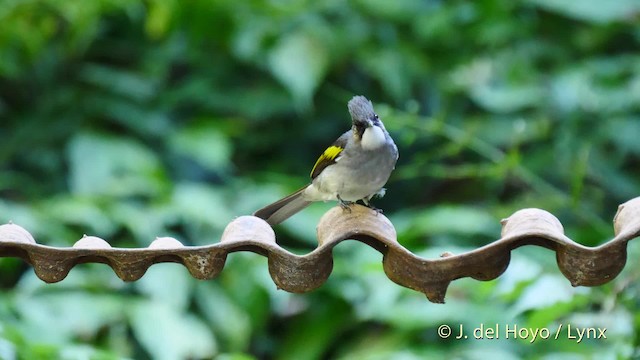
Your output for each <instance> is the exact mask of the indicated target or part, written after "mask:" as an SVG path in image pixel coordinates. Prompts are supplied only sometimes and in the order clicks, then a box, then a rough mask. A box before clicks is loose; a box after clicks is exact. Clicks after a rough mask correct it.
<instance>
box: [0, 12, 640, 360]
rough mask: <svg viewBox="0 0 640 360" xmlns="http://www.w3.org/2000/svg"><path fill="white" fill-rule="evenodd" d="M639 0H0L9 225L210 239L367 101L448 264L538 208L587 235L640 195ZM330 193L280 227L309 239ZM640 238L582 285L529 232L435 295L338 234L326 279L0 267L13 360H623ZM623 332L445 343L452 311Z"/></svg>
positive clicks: (404, 217)
mask: <svg viewBox="0 0 640 360" xmlns="http://www.w3.org/2000/svg"><path fill="white" fill-rule="evenodd" d="M639 18H640V3H639V2H637V1H636V0H617V1H597V0H582V1H579V2H578V1H574V2H570V1H565V0H529V1H522V2H518V1H511V0H490V1H446V2H445V1H418V0H399V1H387V0H374V1H364V0H362V1H351V2H343V1H337V0H326V1H305V0H288V1H285V0H283V1H276V0H273V1H215V0H210V1H201V0H194V1H175V0H174V1H168V0H155V1H143V2H139V1H130V0H92V1H53V0H50V1H37V0H33V1H16V0H5V1H2V2H0V174H1V176H0V223H5V222H7V221H9V220H12V221H13V222H15V223H17V224H19V225H21V226H23V227H25V228H26V229H28V230H29V231H31V232H32V233H33V235H34V236H35V238H36V239H37V241H38V242H39V243H42V244H47V245H55V246H70V245H72V244H73V243H74V242H75V241H76V240H78V239H79V238H80V237H81V236H82V235H83V234H89V235H95V236H99V237H102V238H104V239H106V240H107V241H109V243H111V244H112V245H113V246H121V247H145V246H147V245H148V244H149V243H150V242H151V241H152V240H153V239H154V238H155V237H156V236H174V237H176V238H177V239H179V240H180V241H182V242H183V243H185V244H189V245H200V244H210V243H215V242H217V241H218V240H219V237H220V234H221V232H222V230H223V229H224V227H225V226H226V224H227V223H228V222H229V221H230V220H232V219H233V218H234V217H235V216H238V215H243V214H250V213H251V212H253V211H254V210H255V209H257V208H259V207H261V206H263V205H265V204H267V203H269V202H270V201H273V200H275V199H277V198H279V197H281V196H283V195H286V194H287V193H289V192H291V191H293V190H295V189H297V188H299V187H300V186H302V185H303V184H305V183H306V182H307V181H308V173H309V171H310V169H311V167H312V165H313V163H314V162H315V160H316V157H317V156H318V155H319V154H320V153H321V152H322V150H324V147H325V146H326V145H328V144H329V143H330V142H331V141H333V140H334V139H335V138H336V137H337V136H339V135H340V134H341V133H342V132H343V131H345V130H346V129H347V128H348V126H349V116H348V112H347V109H346V103H347V101H348V100H349V99H350V98H351V97H352V96H353V95H357V94H361V95H365V96H367V97H368V98H370V99H371V100H372V101H373V102H374V104H375V107H376V111H377V112H378V113H379V115H380V117H381V118H382V119H383V121H384V122H385V125H386V127H387V129H388V130H389V131H390V132H391V134H392V136H393V137H394V139H396V143H397V144H398V147H399V149H400V160H399V163H398V166H397V169H396V171H395V172H394V173H393V175H392V177H391V179H390V181H389V183H388V184H387V189H388V191H387V196H386V197H385V198H383V199H381V200H378V201H377V202H376V205H377V206H378V207H381V208H383V209H384V210H385V214H386V215H387V216H388V217H389V218H390V219H391V220H392V221H393V223H394V225H395V226H396V228H397V231H398V236H399V241H400V242H401V243H402V244H403V245H404V246H406V247H407V248H409V249H410V250H411V251H413V252H415V253H417V254H419V255H421V256H424V257H428V258H434V257H437V256H439V254H440V253H442V252H444V251H452V252H454V253H460V252H464V251H468V250H471V249H474V248H477V247H479V246H482V245H484V244H487V243H489V242H491V241H493V240H495V239H497V238H498V237H499V236H500V224H499V220H500V219H501V218H504V217H507V216H509V215H510V214H512V213H513V212H515V211H516V210H518V209H521V208H526V207H539V208H543V209H545V210H548V211H550V212H552V213H553V214H555V215H556V216H558V218H559V219H560V220H561V221H562V223H563V225H564V226H565V230H566V233H567V235H568V236H570V237H572V238H573V239H575V240H576V241H578V242H580V243H582V244H584V245H589V246H594V245H598V244H601V243H603V242H605V241H607V240H608V239H610V238H611V237H612V234H613V228H612V223H611V220H612V218H613V216H614V214H615V211H616V208H617V206H618V204H620V203H622V202H624V201H626V200H628V199H631V198H633V197H635V196H637V195H638V189H639V188H640V174H639V173H638V167H639V166H640V140H639V139H640V112H639V110H640V105H639V104H640V55H639V50H640V46H639V45H640V26H638V19H639ZM333 205H334V204H331V203H327V204H315V205H313V206H311V207H310V208H308V209H307V210H305V211H304V212H302V213H300V214H298V215H296V216H295V217H293V218H292V219H290V220H289V221H287V222H286V223H285V224H284V225H282V226H281V227H279V228H277V235H278V239H279V241H280V243H281V244H282V245H283V246H285V247H286V248H287V249H289V250H290V251H292V252H295V253H299V254H303V253H307V252H309V251H311V250H312V249H313V248H314V247H315V241H316V240H315V224H316V223H317V221H318V219H319V218H320V216H321V215H322V214H323V212H324V211H326V210H327V209H328V208H329V207H331V206H333ZM638 255H640V251H639V248H638V246H637V245H636V244H635V243H633V242H632V243H631V245H630V255H629V261H628V264H627V267H626V268H625V270H624V271H623V273H622V274H621V275H620V276H618V277H617V278H616V279H615V280H613V281H612V282H611V283H610V284H607V285H604V286H601V287H597V288H572V287H571V286H570V284H569V282H568V280H566V279H565V278H564V277H563V276H562V275H561V274H560V272H559V270H558V268H557V265H556V263H555V256H554V254H553V252H550V251H548V250H544V249H541V248H532V247H526V248H521V249H518V250H516V251H515V252H514V253H513V256H512V261H511V265H510V267H509V269H508V270H507V271H506V272H505V274H503V275H502V276H501V277H500V278H498V279H497V280H495V281H491V282H478V281H475V280H470V279H462V280H458V281H456V282H454V283H453V284H452V285H451V287H450V289H449V292H448V294H447V304H445V305H436V304H431V303H429V302H428V301H427V300H426V299H425V297H424V296H423V295H422V294H420V293H417V292H414V291H412V290H408V289H405V288H402V287H400V286H398V285H396V284H394V283H392V282H391V281H390V280H388V279H387V278H386V276H385V275H384V272H383V270H382V267H381V255H380V254H379V253H378V252H376V251H374V250H373V249H371V248H369V247H367V246H365V245H363V244H361V243H354V242H345V243H342V244H340V245H339V246H338V247H337V248H336V249H335V250H334V258H335V267H334V271H333V273H332V275H331V277H330V278H329V280H328V282H327V283H326V284H325V285H323V286H322V287H321V288H320V289H318V290H316V291H313V292H311V293H308V294H302V295H293V294H288V293H285V292H283V291H278V290H276V287H275V285H274V284H273V282H272V281H271V279H270V277H269V275H268V271H267V263H266V259H265V258H263V257H261V256H258V255H255V254H250V253H236V254H232V255H231V256H230V257H229V259H228V261H227V264H226V266H225V269H224V271H223V272H222V274H221V275H220V277H219V278H217V279H216V280H213V281H197V280H194V279H192V278H191V277H190V276H189V274H188V272H187V271H186V269H184V268H182V267H181V266H179V265H175V264H163V265H157V266H154V267H152V268H151V269H150V270H149V272H148V273H147V274H146V275H145V276H144V277H143V278H142V279H141V280H140V281H138V282H135V283H132V284H125V283H123V282H122V281H121V280H119V279H118V278H117V277H116V276H115V275H114V274H113V273H112V271H111V270H110V269H109V268H108V267H106V266H104V265H81V266H78V267H77V268H75V269H74V270H73V271H72V272H71V274H70V275H69V277H68V278H67V279H65V280H64V281H62V282H60V283H57V284H54V285H45V284H44V283H42V282H41V281H40V280H38V279H37V278H36V277H35V275H34V274H33V271H32V270H31V269H30V268H29V267H28V266H26V265H25V264H23V263H22V262H21V261H17V260H12V259H2V260H0V274H1V276H0V285H1V286H2V293H0V358H2V359H13V358H20V359H38V358H41V359H51V358H61V359H87V358H91V359H111V358H121V357H122V358H135V359H145V358H153V359H183V358H212V357H219V358H226V359H249V358H277V359H305V358H340V359H439V358H443V357H445V356H446V357H447V358H459V359H480V358H482V359H485V358H487V356H489V355H491V356H493V357H495V358H500V359H518V358H533V359H576V358H597V359H624V358H630V357H633V356H634V355H635V356H637V355H638V350H637V347H638V342H639V340H640V338H639V335H638V329H639V328H640V315H639V314H638V311H637V310H638V306H639V304H638V296H639V295H640V287H639V286H638V276H640V266H638V264H637V261H636V259H637V258H638ZM496 323H497V324H499V325H500V326H506V325H513V324H515V325H517V326H519V327H530V328H534V329H535V328H549V329H550V330H551V331H554V330H555V329H557V327H558V326H559V325H560V324H563V326H565V327H566V326H567V325H568V324H571V325H572V326H580V327H600V328H602V327H606V328H607V339H606V340H587V341H583V342H582V343H579V344H578V343H576V341H575V340H570V339H567V338H566V336H565V337H561V339H559V340H557V341H553V340H547V341H543V340H538V341H535V342H534V343H530V342H529V341H528V340H513V339H509V340H506V339H502V340H484V341H479V340H473V339H468V340H461V341H455V340H442V339H440V338H439V337H438V336H437V333H436V328H437V327H438V326H439V325H440V324H450V325H452V326H453V327H457V326H459V324H464V325H465V326H466V327H467V328H470V329H471V328H473V327H477V326H479V325H480V324H485V325H493V324H496Z"/></svg>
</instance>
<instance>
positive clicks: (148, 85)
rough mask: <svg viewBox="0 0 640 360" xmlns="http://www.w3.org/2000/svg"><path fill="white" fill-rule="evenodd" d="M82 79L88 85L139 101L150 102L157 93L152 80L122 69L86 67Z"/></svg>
mask: <svg viewBox="0 0 640 360" xmlns="http://www.w3.org/2000/svg"><path fill="white" fill-rule="evenodd" d="M80 77H81V78H82V80H84V81H86V82H87V83H90V84H93V85H96V86H99V87H101V88H104V89H105V90H108V91H110V92H112V93H114V94H118V95H122V96H125V97H127V98H129V99H135V100H138V101H145V100H149V99H150V98H151V97H152V96H153V95H155V92H156V84H154V83H153V82H152V80H151V79H145V78H143V77H141V76H140V75H139V74H135V73H131V72H128V71H125V70H122V69H115V68H108V67H105V66H100V65H96V64H91V65H85V66H84V67H83V68H82V69H81V70H80Z"/></svg>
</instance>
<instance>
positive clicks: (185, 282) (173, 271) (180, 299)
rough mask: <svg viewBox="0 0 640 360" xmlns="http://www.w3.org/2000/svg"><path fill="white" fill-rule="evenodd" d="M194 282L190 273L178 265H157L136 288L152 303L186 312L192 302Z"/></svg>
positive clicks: (136, 284) (150, 269)
mask: <svg viewBox="0 0 640 360" xmlns="http://www.w3.org/2000/svg"><path fill="white" fill-rule="evenodd" d="M193 281H194V280H193V279H192V278H191V277H190V276H189V273H188V271H187V270H186V269H185V268H184V267H182V266H179V265H178V264H155V265H153V266H152V267H150V268H149V270H147V272H146V273H145V274H144V276H143V277H142V278H141V279H140V280H138V281H136V282H135V286H136V288H137V289H138V290H139V291H140V293H142V294H145V295H147V297H148V298H149V299H150V300H151V301H155V302H158V303H162V304H163V305H165V306H168V307H172V308H175V309H176V310H180V311H184V310H186V309H187V307H188V305H189V302H190V300H191V295H192V293H193Z"/></svg>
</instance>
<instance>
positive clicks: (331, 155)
mask: <svg viewBox="0 0 640 360" xmlns="http://www.w3.org/2000/svg"><path fill="white" fill-rule="evenodd" d="M342 150H344V148H342V147H340V146H336V145H331V146H329V147H328V148H327V150H325V151H324V152H323V153H322V155H320V157H319V158H318V161H316V164H315V165H313V169H311V177H312V178H314V177H315V176H314V174H315V173H316V170H319V171H322V170H323V169H324V168H325V167H327V166H329V165H330V164H333V163H334V162H335V159H336V158H337V157H338V155H340V153H341V152H342ZM316 175H317V174H316Z"/></svg>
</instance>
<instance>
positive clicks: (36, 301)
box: [16, 291, 124, 343]
mask: <svg viewBox="0 0 640 360" xmlns="http://www.w3.org/2000/svg"><path fill="white" fill-rule="evenodd" d="M16 307H17V311H18V313H19V314H20V318H21V321H20V327H22V328H23V329H24V331H26V333H28V334H29V340H30V341H33V342H48V343H61V342H69V341H70V340H71V339H72V338H75V337H80V338H85V339H89V338H92V337H94V336H96V334H97V332H98V331H99V330H100V329H101V328H102V327H103V326H105V325H106V324H108V323H111V322H115V321H121V320H122V312H123V308H124V303H123V302H122V300H121V299H120V298H119V297H118V296H114V295H92V294H89V293H82V292H75V293H74V292H70V291H66V292H60V293H48V294H47V293H39V294H33V295H21V296H19V298H18V301H17V302H16ZM51 329H55V331H51Z"/></svg>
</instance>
